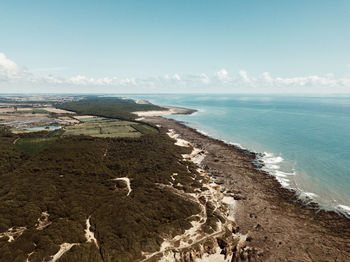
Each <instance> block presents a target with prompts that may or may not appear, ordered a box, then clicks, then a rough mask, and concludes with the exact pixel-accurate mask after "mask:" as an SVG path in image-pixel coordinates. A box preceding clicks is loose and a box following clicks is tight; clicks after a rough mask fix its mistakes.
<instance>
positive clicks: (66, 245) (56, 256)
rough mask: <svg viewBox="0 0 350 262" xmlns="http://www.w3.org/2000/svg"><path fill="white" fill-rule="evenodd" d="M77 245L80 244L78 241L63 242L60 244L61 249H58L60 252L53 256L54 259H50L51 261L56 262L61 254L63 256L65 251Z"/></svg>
mask: <svg viewBox="0 0 350 262" xmlns="http://www.w3.org/2000/svg"><path fill="white" fill-rule="evenodd" d="M75 245H79V244H78V243H72V244H71V243H63V244H61V245H60V250H58V252H57V253H56V254H55V255H53V256H52V259H51V260H50V262H56V261H57V260H58V259H60V258H61V256H63V254H64V253H66V252H67V251H69V250H70V249H71V248H72V247H73V246H75Z"/></svg>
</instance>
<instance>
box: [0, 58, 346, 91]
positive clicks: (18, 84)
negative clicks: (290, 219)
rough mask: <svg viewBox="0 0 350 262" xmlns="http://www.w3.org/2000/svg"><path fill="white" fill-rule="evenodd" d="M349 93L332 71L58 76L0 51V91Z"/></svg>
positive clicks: (220, 71)
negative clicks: (285, 74)
mask: <svg viewBox="0 0 350 262" xmlns="http://www.w3.org/2000/svg"><path fill="white" fill-rule="evenodd" d="M16 92H27V93H28V92H34V93H42V92H45V93H82V92H83V93H89V92H94V93H147V92H150V93H201V92H202V93H203V92H209V93H350V76H343V77H339V76H338V77H336V76H335V75H333V74H326V75H310V76H297V77H279V76H273V75H272V74H271V73H269V72H263V73H261V74H260V75H256V76H252V75H250V74H249V73H248V72H247V71H245V70H240V71H239V72H228V71H227V70H226V69H224V68H223V69H221V70H219V71H217V72H214V73H213V74H210V75H209V74H204V73H201V74H186V75H180V74H178V73H174V74H166V75H164V76H158V77H149V78H136V77H129V78H120V77H117V76H112V77H102V78H94V77H89V76H84V75H76V76H73V77H70V78H61V77H57V76H53V75H47V76H37V75H35V70H34V71H30V70H28V69H26V68H25V67H22V66H19V65H18V64H17V63H15V62H14V61H12V60H10V59H9V58H7V57H6V55H5V54H3V53H0V93H16Z"/></svg>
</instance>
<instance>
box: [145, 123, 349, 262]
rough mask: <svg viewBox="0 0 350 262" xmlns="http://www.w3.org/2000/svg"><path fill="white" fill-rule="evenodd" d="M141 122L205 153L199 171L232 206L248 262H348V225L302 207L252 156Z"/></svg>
mask: <svg viewBox="0 0 350 262" xmlns="http://www.w3.org/2000/svg"><path fill="white" fill-rule="evenodd" d="M143 121H146V122H149V123H152V124H154V125H157V126H160V127H161V128H164V129H165V130H168V132H172V134H176V139H180V140H178V141H180V142H181V141H188V142H189V143H191V144H192V145H193V146H195V147H196V148H199V149H200V150H204V151H205V152H206V157H205V158H204V159H203V160H202V161H201V163H200V166H201V167H202V168H203V169H204V170H205V171H206V172H207V174H208V175H209V177H210V178H211V179H212V180H213V181H214V182H215V183H216V184H217V185H220V191H221V192H225V197H224V199H223V202H228V203H229V202H231V199H232V198H233V199H234V200H235V201H234V203H235V206H234V210H233V212H234V218H235V223H236V224H237V225H238V228H239V231H238V232H236V233H239V234H242V235H246V236H247V238H246V241H245V243H244V245H243V246H242V248H249V249H250V250H253V251H254V252H250V253H249V254H248V256H249V257H248V258H247V259H250V261H350V220H349V219H347V218H346V217H344V216H342V215H340V214H337V213H335V212H326V211H323V210H320V209H319V208H318V206H317V205H316V204H314V203H311V204H308V205H305V204H304V203H303V202H302V201H301V200H298V199H297V198H296V196H295V193H294V192H293V191H290V190H288V189H285V188H283V187H281V185H280V183H279V182H278V181H277V180H276V179H275V178H274V177H273V176H270V175H269V174H268V173H266V172H263V171H261V170H259V169H258V168H257V167H256V165H254V164H253V162H254V160H256V155H255V154H254V153H251V152H248V151H245V150H242V149H240V148H238V147H235V146H232V145H228V144H225V143H224V142H222V141H220V140H216V139H213V138H210V137H207V136H205V135H203V134H200V133H198V132H197V131H196V130H194V129H192V128H189V127H187V126H185V125H183V124H180V123H179V122H176V121H174V120H171V119H165V118H163V117H160V116H147V117H146V116H145V117H144V119H143ZM169 130H171V131H169ZM257 254H259V255H257ZM239 261H240V260H239ZM242 261H245V260H242ZM247 261H248V260H247Z"/></svg>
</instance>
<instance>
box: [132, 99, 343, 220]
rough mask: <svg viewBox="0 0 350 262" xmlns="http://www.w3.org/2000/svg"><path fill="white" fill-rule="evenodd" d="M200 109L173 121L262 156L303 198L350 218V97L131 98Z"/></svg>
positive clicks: (282, 179) (273, 173) (280, 179)
mask: <svg viewBox="0 0 350 262" xmlns="http://www.w3.org/2000/svg"><path fill="white" fill-rule="evenodd" d="M131 97H133V98H138V99H146V100H148V101H150V102H152V103H155V104H160V105H174V106H183V107H189V108H194V109H197V110H198V112H196V113H194V114H192V115H172V116H170V118H173V119H176V120H180V121H184V122H185V123H186V124H187V125H189V126H191V127H193V128H196V129H198V130H200V131H202V132H204V133H206V134H208V135H210V136H212V137H215V138H218V139H222V140H224V141H226V142H229V143H234V144H238V145H240V146H241V147H244V148H247V149H249V150H252V151H255V152H261V153H263V156H262V160H264V162H265V167H264V168H265V169H266V170H268V171H269V172H270V173H271V174H272V175H275V176H276V178H277V179H278V180H279V181H280V183H281V184H282V185H283V186H285V187H289V188H293V189H295V190H296V191H297V192H298V194H299V195H300V197H301V198H303V199H306V200H307V199H313V200H314V201H317V202H318V203H320V204H321V206H322V207H323V208H325V209H333V210H334V209H336V210H339V211H342V212H348V213H349V214H350V97H349V96H343V97H283V96H265V95H259V96H257V95H256V96H253V95H138V96H136V95H131Z"/></svg>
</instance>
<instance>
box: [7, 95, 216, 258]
mask: <svg viewBox="0 0 350 262" xmlns="http://www.w3.org/2000/svg"><path fill="white" fill-rule="evenodd" d="M87 101H89V102H87ZM90 102H91V103H90ZM67 104H69V106H68V107H62V108H64V109H68V110H74V111H79V113H83V114H91V115H97V116H101V117H109V118H112V117H115V118H123V119H132V117H133V116H132V115H131V114H130V112H131V111H137V110H146V109H145V108H147V109H150V110H154V109H159V108H158V107H156V106H153V105H139V104H135V103H131V102H130V101H127V102H125V104H124V100H121V99H114V98H113V99H110V100H109V99H107V100H105V99H95V100H94V99H92V100H91V99H90V100H86V101H85V102H84V101H80V102H77V105H75V103H67ZM67 104H64V105H67ZM139 106H141V107H142V109H140V108H139ZM135 107H136V108H135ZM118 108H122V109H121V111H118V110H117V109H118ZM94 109H95V111H94ZM78 126H81V127H83V128H81V129H79V128H76V127H75V126H71V127H67V128H66V131H64V130H55V131H51V132H47V131H41V132H34V133H23V134H17V135H14V134H12V133H11V132H10V131H9V129H7V128H5V127H1V128H0V144H1V147H0V165H1V168H0V210H1V212H0V234H1V233H4V232H7V231H8V230H9V229H10V228H14V229H18V228H19V227H25V230H24V231H23V233H22V234H21V235H17V236H14V241H12V242H8V240H9V238H8V237H7V236H3V237H0V261H6V262H7V261H26V259H27V258H28V255H29V254H31V255H30V260H29V261H31V262H36V261H49V260H50V259H51V258H52V255H54V254H55V253H56V252H57V251H58V250H59V246H60V245H61V244H62V243H77V245H75V246H74V247H72V249H71V250H70V251H68V252H67V253H65V254H64V255H63V256H62V257H61V259H60V260H59V261H66V262H68V261H69V262H73V261H79V262H88V261H98V262H100V261H104V262H114V261H118V262H129V261H137V260H139V259H141V258H142V252H155V251H157V250H159V247H160V244H161V243H162V241H163V237H164V236H166V237H174V236H176V235H178V234H182V233H183V232H184V231H185V230H186V229H189V228H190V226H191V224H190V222H191V219H196V217H195V216H194V215H195V214H199V213H200V211H201V209H200V207H199V206H198V205H197V204H196V203H195V202H192V201H190V200H188V199H186V198H184V197H182V196H180V195H177V194H175V193H173V192H172V191H171V190H169V189H167V187H164V186H160V185H170V184H172V182H174V181H173V180H172V177H171V175H172V174H173V173H177V174H178V175H177V176H176V182H177V183H178V184H179V185H181V189H184V190H185V191H186V192H194V191H195V190H198V189H201V187H202V184H201V183H200V182H199V179H200V176H199V175H197V176H196V178H195V179H194V180H193V176H189V175H188V170H189V171H190V172H192V174H195V173H196V166H195V165H194V164H192V163H190V162H186V161H183V160H182V156H181V154H188V153H190V151H191V148H184V147H179V146H175V145H174V141H173V140H171V139H170V138H169V137H168V136H167V135H166V134H165V133H164V131H162V130H157V129H156V128H154V127H152V126H148V125H147V124H143V123H139V122H132V121H120V120H118V121H117V120H115V119H101V118H99V119H94V120H91V119H90V120H87V121H85V122H83V123H82V124H81V125H78ZM82 130H83V131H82ZM63 132H65V133H63ZM75 134H81V135H75ZM120 134H124V135H125V134H128V136H130V137H129V138H128V137H122V138H121V137H119V136H120ZM130 134H132V135H130ZM136 134H137V135H136ZM141 134H143V135H142V136H141ZM87 135H90V136H87ZM18 136H20V139H19V140H17V142H16V143H14V141H16V139H17V138H18ZM131 137H132V138H131ZM125 177H127V178H129V179H130V186H131V190H132V191H131V193H130V194H129V195H127V194H128V188H127V187H126V183H124V182H123V181H115V180H113V179H115V178H125ZM197 177H198V178H197ZM179 187H180V186H179ZM43 212H47V213H48V214H49V217H48V222H49V223H50V224H48V225H47V226H46V227H44V228H43V229H42V230H39V229H38V228H37V225H38V219H39V218H40V217H41V215H42V213H43ZM89 217H90V222H91V231H93V232H94V235H95V237H96V239H97V242H98V245H99V247H98V248H97V247H96V246H95V245H94V244H93V243H91V242H90V243H87V242H86V238H85V236H84V233H85V231H84V230H85V229H86V220H87V219H88V218H89ZM213 224H215V223H214V218H213ZM209 227H210V226H209ZM208 230H210V228H208Z"/></svg>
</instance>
